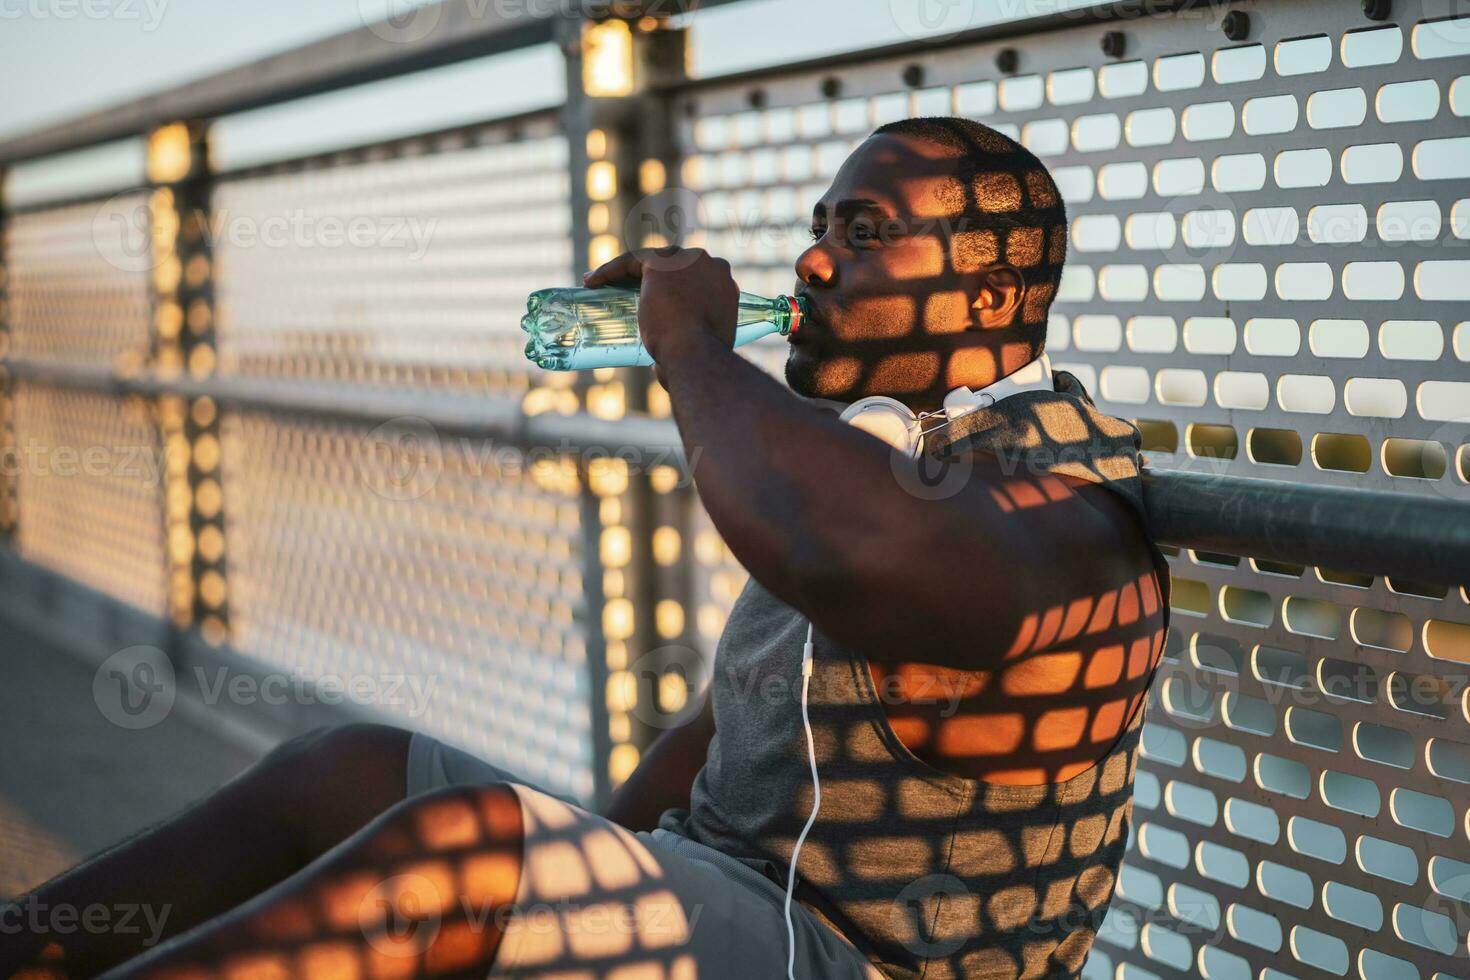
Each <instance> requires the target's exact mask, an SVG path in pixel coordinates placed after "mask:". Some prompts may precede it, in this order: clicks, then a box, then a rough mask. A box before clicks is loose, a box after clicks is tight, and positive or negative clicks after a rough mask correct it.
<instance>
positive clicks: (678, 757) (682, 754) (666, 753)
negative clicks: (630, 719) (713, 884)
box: [602, 694, 715, 830]
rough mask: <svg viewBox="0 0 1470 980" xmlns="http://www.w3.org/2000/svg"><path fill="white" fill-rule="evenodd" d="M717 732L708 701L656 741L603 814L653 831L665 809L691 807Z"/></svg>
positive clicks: (630, 826) (611, 818)
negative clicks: (692, 793)
mask: <svg viewBox="0 0 1470 980" xmlns="http://www.w3.org/2000/svg"><path fill="white" fill-rule="evenodd" d="M706 697H708V694H706ZM714 732H715V726H714V720H713V716H712V713H711V711H710V705H709V702H708V701H706V702H705V705H704V710H703V711H702V712H700V714H699V715H698V716H697V717H696V718H695V719H693V720H692V721H690V722H688V723H686V724H684V725H682V726H680V727H678V728H671V729H669V730H668V731H666V732H664V733H663V734H662V735H660V736H659V737H658V738H657V739H655V740H654V743H653V744H652V745H650V746H649V747H648V750H647V751H646V752H644V753H643V758H642V759H641V760H640V761H639V763H638V767H637V768H636V769H634V770H633V773H632V775H630V776H629V777H628V778H627V780H626V781H624V783H623V784H622V785H621V786H619V787H618V788H617V789H616V790H615V791H614V792H613V794H612V799H611V800H609V801H608V805H607V807H606V808H605V809H604V810H603V813H602V815H603V816H604V817H606V818H607V819H609V820H611V821H612V822H613V823H616V824H620V825H621V826H623V827H626V828H628V829H629V830H652V829H653V828H654V827H656V826H657V825H658V818H659V817H660V816H662V815H663V812H664V811H665V810H668V809H671V808H674V807H687V806H688V805H689V792H690V790H691V789H692V788H693V786H694V778H695V777H696V776H698V775H699V770H700V769H701V768H703V766H704V762H705V759H706V758H707V757H708V755H709V743H710V739H711V738H713V737H714Z"/></svg>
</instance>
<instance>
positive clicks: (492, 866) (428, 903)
mask: <svg viewBox="0 0 1470 980" xmlns="http://www.w3.org/2000/svg"><path fill="white" fill-rule="evenodd" d="M1066 234H1067V226H1066V215H1065V212H1064V208H1063V203H1062V201H1061V198H1060V196H1059V195H1058V193H1057V189H1056V185H1055V184H1054V183H1053V182H1052V180H1051V177H1050V175H1049V174H1047V172H1046V170H1045V168H1044V167H1042V165H1041V164H1040V163H1039V162H1038V161H1037V160H1036V159H1035V157H1033V156H1032V155H1031V154H1030V153H1029V152H1027V151H1026V150H1024V149H1023V148H1022V147H1020V146H1019V145H1017V144H1016V143H1014V142H1013V141H1011V140H1009V139H1008V138H1006V137H1004V136H1002V135H1000V134H999V133H996V132H995V131H993V130H991V129H989V128H987V127H985V126H982V125H980V124H978V123H974V122H971V121H967V120H960V119H947V118H946V119H929V120H907V121H904V122H901V123H896V124H892V125H890V126H885V127H883V128H881V129H879V130H878V131H877V132H876V133H875V134H874V135H873V136H872V137H870V138H869V139H868V140H867V141H866V142H864V143H863V144H862V145H861V146H860V147H859V148H858V149H857V150H856V151H855V152H854V153H853V154H852V156H851V157H850V158H849V159H848V160H847V162H846V163H845V164H844V166H843V167H842V169H841V170H840V171H839V173H838V174H837V176H836V178H835V180H834V181H833V184H832V187H831V188H830V189H829V190H828V191H827V193H826V194H825V195H824V196H823V198H822V200H821V201H819V202H818V203H817V205H816V208H815V211H814V214H813V223H812V238H813V242H812V244H811V246H810V247H809V248H807V249H806V250H805V251H804V252H803V253H802V255H801V256H800V258H799V259H798V261H797V264H796V271H797V275H798V278H799V280H800V281H799V284H798V292H799V293H800V294H802V295H804V296H805V297H806V298H807V300H808V301H809V304H810V309H811V315H810V317H809V318H808V319H807V321H806V322H804V323H803V324H802V325H801V326H800V328H799V329H798V331H797V332H796V334H795V336H794V337H793V338H792V344H791V352H790V357H789V360H788V363H787V368H786V377H787V381H788V384H789V386H790V390H787V389H786V388H784V387H782V386H781V385H780V384H778V383H777V382H775V381H774V380H772V379H771V378H769V377H768V376H766V375H765V374H764V373H762V372H761V371H760V370H758V369H757V368H755V367H754V366H752V365H751V364H750V363H749V362H747V361H745V360H744V359H742V358H740V357H739V356H737V355H736V354H734V353H733V352H732V350H731V345H732V340H733V335H734V324H735V320H734V316H735V302H736V295H737V290H736V286H735V284H734V282H733V281H732V280H731V278H730V270H729V266H728V265H727V264H726V263H725V262H723V261H722V260H720V259H716V258H712V257H710V256H708V255H705V254H704V253H703V252H700V251H698V250H680V249H664V250H659V251H645V252H641V253H636V254H628V255H624V256H621V257H619V258H618V259H615V260H614V261H612V262H610V263H608V264H607V265H606V266H604V267H603V268H601V269H599V270H597V271H595V272H593V273H592V274H591V275H590V276H588V278H587V282H588V284H589V285H593V286H597V285H604V284H607V283H610V282H613V281H616V280H622V279H641V281H642V299H641V303H640V314H639V319H640V328H641V331H642V334H643V338H644V341H645V343H646V345H647V347H648V350H649V351H650V353H651V354H652V355H653V357H654V359H655V361H656V363H657V368H656V373H657V375H658V378H659V380H660V382H661V383H662V384H663V385H664V387H665V388H667V390H668V392H669V397H670V400H671V403H672V405H673V411H674V416H675V419H676V421H677V423H678V426H679V431H680V433H681V436H682V438H683V440H684V442H685V445H686V447H687V448H688V449H689V450H690V452H689V458H691V459H696V460H698V464H697V466H696V468H695V479H696V483H697V486H698V489H699V493H700V496H701V498H702V499H703V502H704V505H705V507H706V509H707V510H708V512H709V514H710V517H711V519H712V520H713V521H714V523H715V525H716V527H718V529H719V530H720V532H721V534H722V535H723V536H724V539H725V541H726V542H727V543H728V544H729V547H730V548H731V550H732V551H733V553H734V554H735V556H736V557H737V558H738V559H739V560H740V561H741V563H742V564H743V565H744V566H745V568H746V569H747V570H749V572H750V574H751V581H750V583H749V584H748V585H747V588H746V590H745V592H744V593H743V594H742V595H741V597H740V599H739V601H738V602H737V603H736V605H735V608H734V609H733V610H732V613H731V617H730V620H729V623H728V624H727V627H726V631H725V634H724V636H723V638H722V640H721V643H720V647H719V650H718V653H717V655H716V659H715V671H714V676H713V679H712V681H711V684H710V688H709V690H710V696H709V698H708V700H707V701H706V703H705V705H704V709H703V711H702V712H701V713H700V714H699V716H698V717H696V718H695V719H693V720H692V721H690V722H688V723H687V724H685V725H683V726H681V727H679V728H677V729H674V730H672V731H669V732H667V733H665V734H664V735H663V736H662V737H661V738H660V739H659V740H658V741H657V742H656V743H655V744H654V745H653V747H652V748H651V749H650V751H649V752H648V753H647V754H646V755H645V757H644V760H643V762H642V764H641V765H640V766H639V767H638V769H637V771H636V772H634V773H633V775H632V777H631V778H630V779H629V780H628V781H627V782H626V783H625V784H624V785H623V786H622V787H621V788H620V790H619V792H618V793H617V794H616V796H615V797H614V799H613V801H612V804H611V806H610V808H609V810H608V813H607V814H606V815H605V816H604V817H599V816H596V815H593V814H590V813H587V812H586V811H585V810H582V809H580V808H578V807H575V806H574V805H572V804H571V801H567V800H564V799H559V798H557V797H555V796H554V795H553V794H549V793H547V792H545V791H542V790H540V789H538V788H536V787H534V786H530V785H528V784H526V783H525V781H524V780H521V779H519V778H518V777H516V776H515V775H514V774H512V773H507V772H505V771H503V770H498V769H495V768H494V767H491V766H489V765H487V764H485V763H483V762H480V761H479V760H476V759H473V758H471V757H469V756H467V755H465V754H464V753H461V752H458V751H456V750H453V749H450V748H448V747H446V746H444V745H442V744H440V743H438V742H436V741H434V740H432V739H428V738H425V737H422V736H410V735H408V734H407V733H405V732H401V731H399V730H396V729H392V728H386V727H376V726H357V727H353V728H346V729H337V730H333V731H326V732H318V733H313V734H312V735H309V736H306V737H304V738H301V739H297V740H295V741H293V742H291V743H289V744H287V745H285V746H283V747H282V748H280V749H278V750H277V751H275V752H274V753H272V754H271V755H270V756H269V757H268V758H267V759H265V760H264V761H263V762H261V763H260V764H259V765H258V766H256V767H255V768H253V769H251V770H250V771H248V772H246V773H245V774H243V775H241V776H240V777H239V778H237V779H236V780H234V781H233V782H231V783H230V784H228V785H227V786H225V787H224V788H223V789H222V790H220V791H219V792H218V793H217V794H216V795H214V796H213V797H211V798H209V799H207V800H205V801H203V802H201V803H200V804H198V805H196V806H195V807H194V808H193V809H191V810H189V811H187V812H185V813H184V814H182V815H180V816H178V817H176V818H174V819H173V820H172V821H171V822H169V823H167V824H165V825H163V826H161V827H160V828H157V829H155V830H154V831H152V832H150V833H147V834H145V835H143V836H141V837H139V838H136V839H135V840H133V841H129V842H127V843H125V844H124V845H122V846H120V847H119V848H116V849H114V850H113V851H111V852H109V853H107V854H104V855H103V856H102V857H100V858H98V859H96V860H94V861H92V862H90V863H89V864H87V865H83V866H82V867H80V868H78V869H76V870H75V871H73V872H71V873H69V874H67V875H64V876H62V877H61V878H59V879H57V880H56V881H54V882H51V883H49V884H47V885H45V886H43V887H42V888H41V889H39V890H38V892H37V893H36V897H37V898H38V899H39V900H42V901H45V902H47V903H50V904H52V905H55V904H57V903H71V904H73V905H76V906H78V907H81V906H85V905H86V904H88V903H93V902H103V903H108V904H115V903H119V902H133V903H147V904H154V905H168V906H170V907H171V908H172V909H173V910H174V912H173V916H172V917H171V918H170V920H169V928H170V935H173V936H175V937H176V938H174V939H173V940H172V941H170V942H168V943H165V944H164V945H162V946H160V947H158V948H156V949H154V950H152V951H150V952H146V953H145V954H144V955H142V956H138V954H139V953H143V952H144V951H143V950H142V949H141V948H140V947H139V946H138V945H137V940H136V939H132V938H130V937H122V936H116V935H105V936H79V935H74V936H64V937H63V936H48V935H34V934H23V936H22V939H23V941H24V943H25V944H28V945H26V946H25V948H24V949H22V947H21V946H20V945H17V940H16V939H14V938H13V937H11V936H6V935H4V934H0V942H3V943H4V944H5V946H4V947H3V948H4V949H6V951H7V953H6V955H7V956H10V957H11V959H9V960H7V959H5V958H4V957H0V968H4V967H13V966H14V965H15V964H16V963H19V962H21V961H22V959H24V960H26V961H29V962H30V963H31V964H32V966H33V968H34V969H36V970H38V971H44V970H50V971H51V972H52V973H54V974H57V975H60V974H64V973H68V972H69V973H70V974H72V975H86V974H90V973H93V972H96V971H97V970H99V969H102V968H105V967H109V966H113V965H116V964H119V963H122V964H123V966H122V967H121V969H120V970H119V971H118V973H117V975H119V976H145V975H147V976H155V975H156V976H162V975H172V976H188V977H194V976H213V975H216V974H225V973H229V974H231V975H234V974H235V973H239V974H240V975H246V974H251V975H256V974H258V975H271V976H287V975H294V974H302V975H334V976H337V975H340V976H377V975H380V974H383V975H387V974H392V975H405V976H406V975H411V974H417V973H422V974H426V975H434V976H467V977H468V976H485V975H491V976H516V977H533V976H536V977H540V976H553V975H555V976H578V977H583V976H585V977H609V978H624V980H632V978H635V977H637V978H642V977H669V978H681V977H689V978H694V977H698V978H700V980H708V978H723V977H757V978H764V977H779V976H784V975H788V967H789V969H790V971H791V974H792V975H794V976H798V977H814V978H826V977H844V978H846V977H863V976H868V977H876V976H880V975H883V976H889V977H901V978H917V977H920V976H923V977H926V978H931V980H934V978H946V977H1017V976H1023V975H1024V976H1027V977H1033V976H1072V975H1075V974H1076V973H1077V971H1078V970H1079V969H1080V967H1081V964H1082V961H1083V958H1084V957H1085V955H1086V953H1087V951H1088V949H1089V947H1090V946H1091V942H1092V938H1093V936H1094V935H1095V932H1096V929H1097V927H1098V924H1099V923H1100V921H1101V919H1102V916H1103V914H1104V912H1105V910H1106V907H1107V904H1108V901H1109V899H1110V897H1111V894H1112V890H1113V884H1114V880H1115V876H1116V872H1117V866H1118V862H1119V860H1120V859H1121V855H1122V850H1123V848H1124V846H1125V842H1126V839H1127V827H1128V819H1129V812H1130V807H1131V791H1132V780H1133V772H1134V762H1135V757H1136V749H1137V741H1138V732H1139V725H1140V722H1141V717H1142V709H1143V702H1144V698H1145V695H1146V693H1147V689H1148V684H1149V681H1150V679H1151V677H1152V671H1153V668H1154V665H1155V664H1156V663H1157V660H1158V657H1159V655H1160V653H1161V652H1162V649H1163V642H1164V631H1165V627H1166V609H1167V602H1166V596H1165V593H1164V588H1165V587H1166V582H1167V569H1166V567H1165V566H1164V564H1163V561H1162V558H1161V556H1160V555H1159V554H1158V552H1157V549H1155V548H1154V547H1153V545H1152V544H1151V543H1150V541H1149V540H1148V538H1147V536H1146V534H1145V532H1144V530H1143V527H1142V523H1141V501H1140V496H1139V481H1138V473H1137V462H1138V461H1137V455H1136V449H1137V444H1138V443H1137V433H1136V430H1134V429H1133V428H1132V427H1131V426H1129V425H1128V424H1127V423H1124V422H1121V421H1119V420H1117V419H1111V418H1108V417H1107V416H1104V415H1101V414H1100V413H1098V412H1097V411H1096V410H1095V409H1094V408H1093V407H1092V405H1091V402H1090V401H1089V400H1088V399H1087V397H1086V395H1085V393H1084V392H1082V390H1081V387H1080V385H1078V383H1077V382H1076V379H1075V378H1072V377H1071V376H1070V375H1066V374H1065V373H1062V372H1058V373H1057V374H1056V375H1055V377H1054V378H1049V377H1044V376H1042V377H1043V381H1042V383H1041V384H1040V385H1039V386H1037V385H1032V386H1030V387H1029V390H1025V391H1020V392H1018V393H1015V394H1011V395H1009V396H1007V397H1005V398H1003V399H1002V400H1000V401H995V402H994V403H993V404H992V403H991V399H993V398H994V394H993V393H994V392H995V391H996V390H997V389H996V388H995V387H992V386H995V384H996V382H997V381H999V380H1000V379H1003V378H1007V377H1011V378H1018V377H1021V376H1022V374H1021V373H1018V372H1021V369H1023V368H1026V367H1027V366H1028V365H1033V362H1037V361H1038V359H1039V358H1040V357H1041V356H1042V354H1043V351H1042V346H1043V341H1044V331H1045V326H1046V318H1047V311H1048V308H1049V306H1050V303H1051V299H1052V297H1053V295H1054V294H1055V291H1056V287H1057V283H1058V280H1059V278H1060V274H1061V267H1062V262H1063V260H1064V257H1065V251H1066ZM1040 363H1041V364H1042V365H1044V364H1045V363H1046V362H1045V361H1041V362H1040ZM1034 367H1035V365H1033V369H1034ZM1032 373H1033V374H1035V373H1036V372H1035V370H1033V371H1032ZM960 389H967V392H966V393H965V394H966V397H963V398H960V399H959V400H955V399H953V398H950V397H947V396H950V395H951V393H954V392H957V391H959V390H960ZM793 392H795V395H797V396H803V397H795V396H794V395H793ZM987 392H988V393H987ZM976 393H979V394H976ZM874 395H887V396H891V397H893V398H896V399H898V400H899V401H901V402H902V403H903V404H904V405H906V406H907V407H908V409H911V410H912V411H913V412H914V413H916V414H922V413H937V412H940V411H941V409H944V408H946V407H948V408H949V409H950V410H949V411H948V413H947V414H945V415H944V416H943V417H942V418H941V416H940V415H938V414H936V415H925V416H924V417H923V418H922V420H919V421H918V423H917V424H918V425H919V426H921V427H922V428H923V429H924V430H925V431H924V438H923V445H922V455H921V457H920V459H919V460H917V461H915V460H912V459H910V458H909V457H908V456H907V455H904V454H902V453H898V452H895V451H894V450H891V449H890V448H889V447H888V446H886V445H884V444H883V443H881V442H879V441H878V440H876V439H874V438H873V437H872V436H871V435H869V434H867V433H864V432H862V431H859V430H858V429H857V428H854V427H852V426H848V425H846V424H844V423H843V422H842V421H840V420H839V419H838V418H837V417H836V416H835V415H834V414H833V413H832V412H831V411H830V410H829V409H828V408H827V407H824V406H825V403H829V402H838V403H848V402H853V401H855V400H858V399H863V398H866V397H870V396H874ZM966 409H967V410H966ZM696 447H697V448H698V450H699V452H698V453H696V452H694V449H695V448H696ZM804 639H805V640H809V641H810V643H811V647H810V649H811V657H810V664H809V665H807V664H804V663H803V659H804V656H803V655H804V648H805V644H804ZM808 668H809V670H810V677H809V678H805V677H804V675H805V674H806V672H807V670H808ZM804 680H805V681H806V685H804V684H803V681H804ZM773 682H774V683H773ZM807 685H809V686H807ZM803 692H805V693H803ZM808 724H809V726H810V729H809V730H810V734H808ZM809 751H810V757H809V755H808V752H809ZM814 776H815V777H817V778H818V779H819V780H820V785H819V787H818V786H814V784H813V777H814ZM818 789H819V790H820V805H817V806H815V807H814V804H816V803H817V799H818ZM798 838H800V840H801V848H800V850H799V851H797V849H796V842H797V839H798ZM793 855H795V856H796V861H795V872H796V874H795V875H794V877H793V876H790V875H789V872H790V870H791V869H790V867H789V865H790V864H791V861H792V857H793ZM788 883H789V884H791V885H793V886H794V898H795V900H794V901H793V902H791V903H790V905H789V906H788V905H787V903H786V901H785V897H786V889H787V886H788ZM609 911H613V912H619V911H620V912H622V913H624V915H623V916H622V917H621V918H618V917H616V916H614V919H615V921H613V922H612V923H609V922H608V921H607V920H606V918H605V917H601V918H599V917H598V916H596V915H594V913H599V912H601V913H606V912H609ZM788 911H789V915H790V918H789V920H788V918H787V913H788ZM542 913H545V914H542ZM788 923H789V924H788ZM189 927H195V928H192V929H191V931H189V932H188V933H187V934H185V935H182V936H180V935H179V933H180V932H182V931H183V930H184V929H187V928H189ZM788 930H789V931H788ZM17 951H18V952H17ZM21 954H23V956H22V955H21ZM17 957H20V958H17Z"/></svg>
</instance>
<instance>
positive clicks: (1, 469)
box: [0, 167, 20, 546]
mask: <svg viewBox="0 0 1470 980" xmlns="http://www.w3.org/2000/svg"><path fill="white" fill-rule="evenodd" d="M9 217H10V215H9V211H8V210H7V208H6V206H5V168H3V167H0V545H6V546H13V542H14V540H15V535H16V526H17V523H18V522H19V520H20V498H19V496H18V495H17V494H18V487H17V485H18V484H19V482H20V454H19V452H18V449H17V446H16V442H15V383H14V381H13V380H12V378H11V376H10V298H9V291H8V288H7V287H8V285H9V276H10V267H9V266H8V265H7V264H6V256H5V245H6V236H7V234H8V229H9V226H10V222H9V220H8V219H9Z"/></svg>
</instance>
